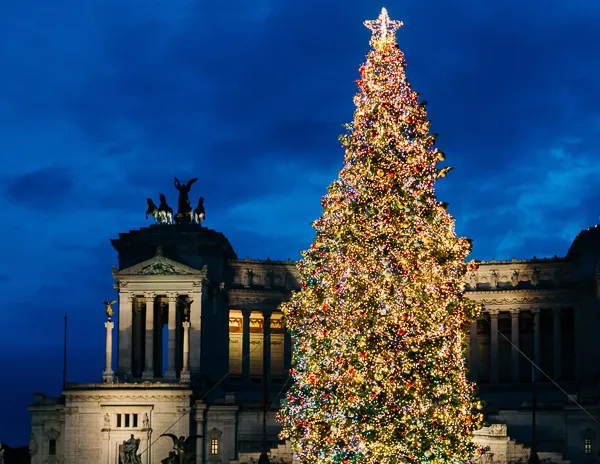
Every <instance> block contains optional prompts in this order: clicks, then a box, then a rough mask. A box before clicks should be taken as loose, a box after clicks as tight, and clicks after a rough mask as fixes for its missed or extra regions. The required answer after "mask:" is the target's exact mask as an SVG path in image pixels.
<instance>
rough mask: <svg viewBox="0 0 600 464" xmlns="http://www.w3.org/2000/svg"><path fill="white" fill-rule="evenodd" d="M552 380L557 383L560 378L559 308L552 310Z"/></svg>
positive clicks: (560, 331)
mask: <svg viewBox="0 0 600 464" xmlns="http://www.w3.org/2000/svg"><path fill="white" fill-rule="evenodd" d="M552 315H553V322H554V344H553V348H554V352H553V353H552V354H553V358H554V372H553V374H554V375H553V377H554V380H556V381H558V380H560V379H561V377H562V325H561V308H554V311H553V314H552Z"/></svg>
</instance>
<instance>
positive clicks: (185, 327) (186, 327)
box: [181, 321, 192, 329]
mask: <svg viewBox="0 0 600 464" xmlns="http://www.w3.org/2000/svg"><path fill="white" fill-rule="evenodd" d="M181 325H182V326H183V328H184V329H189V328H190V327H191V326H192V323H191V322H190V321H183V322H182V323H181Z"/></svg>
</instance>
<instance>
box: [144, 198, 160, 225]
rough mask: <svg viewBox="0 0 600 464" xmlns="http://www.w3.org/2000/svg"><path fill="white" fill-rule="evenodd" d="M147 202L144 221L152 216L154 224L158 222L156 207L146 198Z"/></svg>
mask: <svg viewBox="0 0 600 464" xmlns="http://www.w3.org/2000/svg"><path fill="white" fill-rule="evenodd" d="M146 201H147V202H148V209H147V210H146V219H148V216H152V217H153V218H154V223H155V224H156V223H157V222H158V206H156V205H155V204H154V202H153V201H152V198H148V199H147V200H146Z"/></svg>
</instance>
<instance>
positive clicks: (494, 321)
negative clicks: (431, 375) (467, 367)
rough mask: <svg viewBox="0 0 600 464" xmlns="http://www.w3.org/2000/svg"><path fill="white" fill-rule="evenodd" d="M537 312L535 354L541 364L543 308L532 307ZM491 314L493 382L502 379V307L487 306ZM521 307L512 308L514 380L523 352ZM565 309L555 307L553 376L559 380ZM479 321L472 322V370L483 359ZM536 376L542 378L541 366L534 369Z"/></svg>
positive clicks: (534, 318) (513, 379) (474, 370)
mask: <svg viewBox="0 0 600 464" xmlns="http://www.w3.org/2000/svg"><path fill="white" fill-rule="evenodd" d="M530 312H531V313H532V314H533V355H534V360H535V363H536V364H537V365H538V366H539V365H540V363H541V357H542V344H541V341H542V339H541V332H540V327H541V325H540V309H539V308H535V309H532V310H530ZM487 313H489V315H490V381H491V383H492V384H496V383H498V381H499V375H498V373H499V365H498V336H499V332H498V315H499V314H500V310H497V309H490V310H487ZM520 313H521V311H520V310H519V309H511V310H510V315H511V337H510V342H511V380H512V381H513V382H515V383H516V382H519V361H520V358H521V353H520V352H519V315H520ZM561 329H562V326H561V310H560V308H554V309H553V337H554V343H553V361H554V372H553V374H554V375H553V377H554V378H555V379H556V380H558V379H560V378H561V371H562V369H561V368H562V366H561V355H562V341H561ZM477 336H478V334H477V321H473V322H471V334H470V359H471V371H472V372H474V373H475V372H476V369H477V366H478V365H479V362H480V361H481V360H480V359H479V349H478V344H477ZM533 376H534V380H539V370H538V369H534V370H533Z"/></svg>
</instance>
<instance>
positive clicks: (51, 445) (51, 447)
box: [48, 439, 56, 456]
mask: <svg viewBox="0 0 600 464" xmlns="http://www.w3.org/2000/svg"><path fill="white" fill-rule="evenodd" d="M48 456H56V440H54V439H51V440H50V441H49V442H48Z"/></svg>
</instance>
